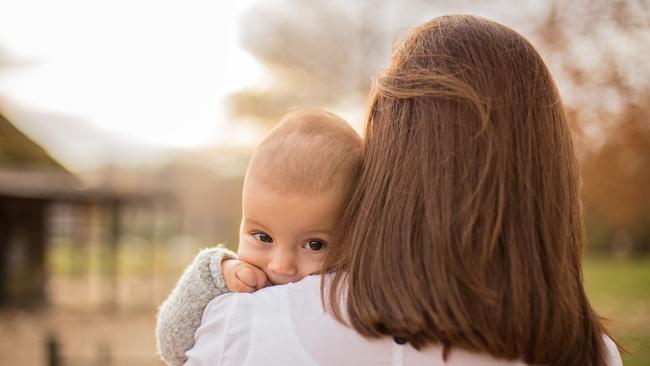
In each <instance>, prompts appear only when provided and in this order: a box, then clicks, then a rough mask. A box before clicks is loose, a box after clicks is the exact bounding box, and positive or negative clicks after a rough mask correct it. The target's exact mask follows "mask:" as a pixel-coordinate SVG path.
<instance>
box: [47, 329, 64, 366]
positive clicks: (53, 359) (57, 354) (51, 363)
mask: <svg viewBox="0 0 650 366" xmlns="http://www.w3.org/2000/svg"><path fill="white" fill-rule="evenodd" d="M45 350H46V354H47V360H46V362H47V364H46V365H47V366H63V364H62V363H61V349H60V345H59V341H58V339H57V338H56V336H55V335H54V334H48V335H47V337H46V339H45Z"/></svg>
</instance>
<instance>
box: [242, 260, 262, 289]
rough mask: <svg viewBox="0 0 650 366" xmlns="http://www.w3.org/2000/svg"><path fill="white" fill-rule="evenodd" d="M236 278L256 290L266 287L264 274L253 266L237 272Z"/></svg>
mask: <svg viewBox="0 0 650 366" xmlns="http://www.w3.org/2000/svg"><path fill="white" fill-rule="evenodd" d="M237 278H239V279H240V280H241V281H242V282H244V283H246V285H248V286H250V287H253V288H254V289H256V290H259V289H261V288H264V287H266V285H267V283H268V278H267V277H266V273H264V271H262V270H261V269H259V268H257V267H254V266H246V267H243V268H241V269H240V270H239V271H237Z"/></svg>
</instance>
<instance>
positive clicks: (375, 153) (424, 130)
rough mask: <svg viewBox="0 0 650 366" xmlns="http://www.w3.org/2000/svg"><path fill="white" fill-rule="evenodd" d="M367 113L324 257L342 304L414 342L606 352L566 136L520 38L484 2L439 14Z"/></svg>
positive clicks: (500, 354)
mask: <svg viewBox="0 0 650 366" xmlns="http://www.w3.org/2000/svg"><path fill="white" fill-rule="evenodd" d="M368 114H369V115H368V118H367V121H366V131H365V137H366V144H367V145H366V156H365V161H364V163H363V168H362V173H361V175H360V178H359V184H358V188H357V190H356V191H355V193H354V194H353V197H352V199H351V201H350V203H349V205H348V207H347V209H346V212H345V214H344V216H343V218H342V220H341V225H340V231H339V237H338V244H337V245H336V246H334V247H333V248H331V250H330V252H329V254H328V257H327V260H326V264H325V268H326V269H328V270H334V271H335V274H334V275H333V277H332V282H331V283H329V285H331V287H329V288H330V289H331V291H327V293H328V294H329V295H327V297H326V302H327V303H329V305H331V310H332V311H333V313H334V315H335V316H336V317H337V318H338V319H339V320H343V319H345V320H346V321H347V322H349V324H351V326H352V327H354V329H356V330H357V331H358V332H359V333H360V334H362V335H364V336H367V337H380V336H384V335H390V336H400V337H403V338H405V339H406V340H407V341H408V342H409V343H410V344H412V345H413V346H414V347H416V348H418V349H420V348H422V347H425V346H427V345H430V344H441V345H443V346H445V349H447V350H449V349H450V347H451V349H452V352H453V347H461V348H464V349H467V350H471V351H477V352H487V353H489V354H491V355H493V356H495V357H497V358H505V359H522V360H524V361H525V362H527V363H530V364H550V365H604V363H605V361H604V357H605V356H604V354H605V349H604V343H603V340H602V336H603V335H604V334H606V330H605V329H604V327H603V326H602V325H601V321H600V319H599V317H598V316H597V314H596V313H595V311H594V310H593V309H592V307H591V306H590V304H589V301H588V300H587V296H586V294H585V290H584V287H583V280H582V267H581V260H582V255H583V252H584V247H585V231H584V225H583V218H582V208H581V203H580V199H579V176H578V167H577V163H576V158H575V154H574V150H573V145H572V141H571V135H570V131H569V128H568V126H567V121H566V117H565V114H564V111H563V107H562V103H561V100H560V97H559V94H558V91H557V88H556V86H555V84H554V82H553V79H552V77H551V75H550V73H549V71H548V69H547V68H546V66H545V64H544V62H543V61H542V59H541V57H540V56H539V54H538V53H537V52H536V51H535V49H534V48H533V47H532V46H531V45H530V44H529V43H528V42H527V41H526V39H525V38H524V37H522V36H521V35H519V34H517V33H516V32H514V31H513V30H511V29H509V28H507V27H505V26H503V25H500V24H498V23H495V22H492V21H489V20H486V19H483V18H479V17H474V16H445V17H440V18H435V19H433V20H432V21H430V22H428V23H426V24H424V25H422V26H420V27H418V28H416V29H415V30H414V31H413V32H412V33H411V34H410V35H409V36H408V37H407V38H406V39H405V40H404V41H403V42H402V44H401V45H400V47H399V48H398V49H397V51H396V52H395V53H394V55H393V58H392V62H391V64H390V66H389V67H388V68H387V69H386V70H385V71H384V72H383V73H381V74H380V75H379V76H378V78H377V80H376V82H375V85H374V88H373V92H372V95H371V99H370V106H369V113H368ZM324 285H325V284H324ZM343 298H345V299H346V301H347V310H346V311H344V310H342V308H341V306H344V305H343V304H344V302H343V301H341V299H343Z"/></svg>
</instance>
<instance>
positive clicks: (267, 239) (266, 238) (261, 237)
mask: <svg viewBox="0 0 650 366" xmlns="http://www.w3.org/2000/svg"><path fill="white" fill-rule="evenodd" d="M253 237H254V238H255V239H257V240H258V241H261V242H262V243H273V238H272V237H271V235H269V234H267V233H254V234H253Z"/></svg>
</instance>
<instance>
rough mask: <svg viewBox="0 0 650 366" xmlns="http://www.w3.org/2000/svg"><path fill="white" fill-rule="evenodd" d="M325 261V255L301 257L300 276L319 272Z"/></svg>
mask: <svg viewBox="0 0 650 366" xmlns="http://www.w3.org/2000/svg"><path fill="white" fill-rule="evenodd" d="M324 263H325V255H324V254H323V255H319V256H312V257H311V258H308V259H303V263H302V264H303V265H302V266H301V267H302V272H303V273H302V276H307V275H310V274H315V273H318V272H320V271H321V270H322V269H323V264H324Z"/></svg>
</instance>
